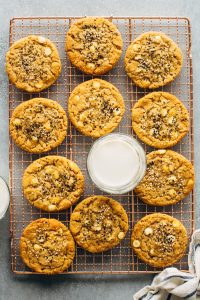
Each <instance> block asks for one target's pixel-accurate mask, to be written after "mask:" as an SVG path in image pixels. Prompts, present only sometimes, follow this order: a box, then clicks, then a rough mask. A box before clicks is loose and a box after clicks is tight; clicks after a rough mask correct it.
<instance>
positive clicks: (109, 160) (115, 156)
mask: <svg viewBox="0 0 200 300" xmlns="http://www.w3.org/2000/svg"><path fill="white" fill-rule="evenodd" d="M91 164H92V168H93V174H94V176H95V177H96V178H97V179H98V181H99V182H101V183H102V184H103V185H107V186H111V187H118V186H123V185H125V184H128V183H129V182H130V181H131V180H133V179H134V177H135V176H136V174H137V172H138V169H139V157H138V154H137V152H136V150H135V149H134V148H132V147H131V146H130V145H129V144H128V143H127V142H124V141H121V140H119V141H118V140H113V141H106V142H105V143H102V144H99V145H97V147H96V148H95V151H94V152H93V154H92V155H91Z"/></svg>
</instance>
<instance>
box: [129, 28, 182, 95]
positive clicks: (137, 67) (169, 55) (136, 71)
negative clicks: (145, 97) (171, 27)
mask: <svg viewBox="0 0 200 300" xmlns="http://www.w3.org/2000/svg"><path fill="white" fill-rule="evenodd" d="M182 61H183V58H182V53H181V50H180V49H179V47H178V46H177V45H176V44H175V43H174V41H173V40H171V39H170V38H169V37H168V36H166V35H165V34H164V33H161V32H146V33H143V34H142V35H140V36H139V37H138V38H136V39H135V40H134V41H133V42H132V43H131V44H130V46H129V47H128V49H127V51H126V54H125V68H126V72H127V74H128V76H129V77H130V78H131V79H132V80H133V82H134V83H135V84H136V85H138V86H139V87H141V88H149V89H155V88H158V87H160V86H163V85H166V84H168V83H169V82H171V81H172V80H174V78H175V77H176V76H177V75H178V74H179V73H180V70H181V67H182Z"/></svg>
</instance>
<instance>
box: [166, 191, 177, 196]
mask: <svg viewBox="0 0 200 300" xmlns="http://www.w3.org/2000/svg"><path fill="white" fill-rule="evenodd" d="M168 194H169V195H170V196H171V197H175V196H176V191H175V190H174V189H171V190H169V192H168Z"/></svg>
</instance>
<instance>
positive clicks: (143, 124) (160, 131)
mask: <svg viewBox="0 0 200 300" xmlns="http://www.w3.org/2000/svg"><path fill="white" fill-rule="evenodd" d="M132 126H133V130H134V131H135V133H136V134H137V136H138V137H139V138H140V139H141V140H142V141H143V142H144V143H146V144H148V145H149V146H152V147H155V148H168V147H172V146H174V145H175V144H177V143H178V142H179V141H180V140H181V139H182V138H183V137H184V136H185V135H186V133H187V132H188V130H189V114H188V112H187V109H186V108H185V106H184V105H183V104H182V103H181V101H179V100H178V99H177V98H176V97H175V96H174V95H172V94H169V93H165V92H154V93H150V94H148V95H146V96H144V97H143V98H141V99H139V100H138V102H137V103H136V104H135V106H134V107H133V110H132Z"/></svg>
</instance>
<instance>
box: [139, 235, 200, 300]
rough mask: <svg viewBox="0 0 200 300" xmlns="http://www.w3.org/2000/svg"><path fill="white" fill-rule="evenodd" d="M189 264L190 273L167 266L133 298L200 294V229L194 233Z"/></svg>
mask: <svg viewBox="0 0 200 300" xmlns="http://www.w3.org/2000/svg"><path fill="white" fill-rule="evenodd" d="M188 266H189V271H190V273H186V272H182V271H179V270H178V269H176V268H166V269H165V270H163V271H162V272H161V273H159V274H158V275H157V276H156V277H154V279H153V281H152V283H151V285H148V286H145V287H144V288H142V289H141V290H140V291H138V292H137V293H136V294H135V295H134V296H133V300H180V299H190V300H193V299H197V295H200V283H199V282H200V229H198V230H196V231H195V232H194V233H193V235H192V239H191V243H190V248H189V254H188Z"/></svg>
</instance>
